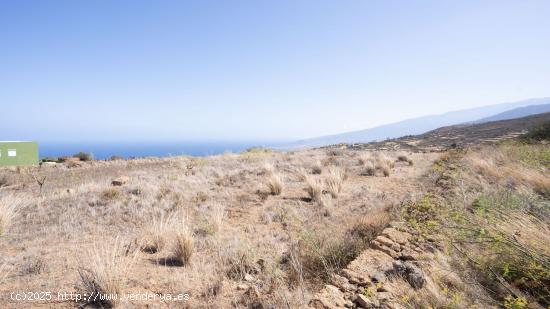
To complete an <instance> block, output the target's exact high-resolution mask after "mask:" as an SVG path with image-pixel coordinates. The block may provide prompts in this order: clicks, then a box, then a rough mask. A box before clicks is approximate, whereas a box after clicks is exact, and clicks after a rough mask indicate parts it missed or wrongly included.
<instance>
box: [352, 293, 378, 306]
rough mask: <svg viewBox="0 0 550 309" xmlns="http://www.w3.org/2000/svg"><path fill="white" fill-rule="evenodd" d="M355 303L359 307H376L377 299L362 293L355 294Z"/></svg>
mask: <svg viewBox="0 0 550 309" xmlns="http://www.w3.org/2000/svg"><path fill="white" fill-rule="evenodd" d="M355 303H356V304H357V305H359V307H361V308H376V307H378V306H379V304H378V301H377V300H371V299H370V298H368V297H367V296H365V295H363V294H357V296H356V297H355Z"/></svg>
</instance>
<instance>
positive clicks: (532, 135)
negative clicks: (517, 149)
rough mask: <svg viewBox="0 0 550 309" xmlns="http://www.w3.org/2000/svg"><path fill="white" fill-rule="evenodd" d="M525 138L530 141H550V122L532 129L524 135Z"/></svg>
mask: <svg viewBox="0 0 550 309" xmlns="http://www.w3.org/2000/svg"><path fill="white" fill-rule="evenodd" d="M523 138H524V139H526V140H528V141H542V140H546V141H548V140H550V121H548V122H546V123H544V124H542V125H540V126H537V127H534V128H531V129H530V130H529V132H527V133H526V134H525V135H523Z"/></svg>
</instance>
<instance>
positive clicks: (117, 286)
mask: <svg viewBox="0 0 550 309" xmlns="http://www.w3.org/2000/svg"><path fill="white" fill-rule="evenodd" d="M134 256H135V255H134ZM133 264H134V257H132V256H128V254H127V251H126V248H125V247H124V245H123V243H122V241H120V239H118V238H116V239H115V240H114V241H113V242H112V243H101V244H96V245H95V246H94V247H93V248H90V249H88V252H87V257H86V258H85V259H84V260H83V261H81V264H80V268H79V270H78V272H79V275H80V282H79V288H80V289H81V291H82V292H83V293H86V294H87V295H89V296H90V298H89V300H85V302H86V303H89V304H93V305H97V306H101V307H107V308H110V307H116V306H117V305H119V304H120V300H121V298H122V296H123V292H124V288H125V284H126V281H127V279H128V274H129V272H130V271H131V269H132V266H133Z"/></svg>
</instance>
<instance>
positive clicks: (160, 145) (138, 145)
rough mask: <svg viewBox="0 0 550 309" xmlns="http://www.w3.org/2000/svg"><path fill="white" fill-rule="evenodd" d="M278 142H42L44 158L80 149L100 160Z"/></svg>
mask: <svg viewBox="0 0 550 309" xmlns="http://www.w3.org/2000/svg"><path fill="white" fill-rule="evenodd" d="M273 144H274V143H266V142H256V141H249V142H245V141H239V142H230V141H220V142H218V141H208V142H78V143H77V142H40V141H39V142H38V147H39V152H40V158H45V157H62V156H72V155H74V154H76V153H78V152H80V151H83V152H87V153H91V154H92V155H93V157H94V159H96V160H105V159H109V158H111V157H112V156H120V157H123V158H140V157H168V156H180V155H191V156H209V155H216V154H222V153H225V152H241V151H243V150H246V149H248V148H250V147H269V145H273Z"/></svg>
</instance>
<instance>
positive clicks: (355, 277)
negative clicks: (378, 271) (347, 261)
mask: <svg viewBox="0 0 550 309" xmlns="http://www.w3.org/2000/svg"><path fill="white" fill-rule="evenodd" d="M342 275H343V276H344V277H346V278H347V279H348V280H349V282H350V283H352V284H356V285H359V286H369V285H371V284H372V282H371V281H370V279H369V278H368V277H366V276H362V275H360V274H358V273H356V272H354V271H353V270H349V269H344V270H343V271H342Z"/></svg>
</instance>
